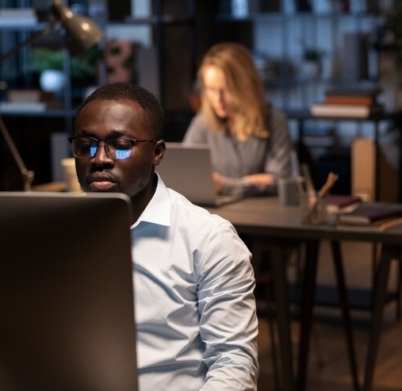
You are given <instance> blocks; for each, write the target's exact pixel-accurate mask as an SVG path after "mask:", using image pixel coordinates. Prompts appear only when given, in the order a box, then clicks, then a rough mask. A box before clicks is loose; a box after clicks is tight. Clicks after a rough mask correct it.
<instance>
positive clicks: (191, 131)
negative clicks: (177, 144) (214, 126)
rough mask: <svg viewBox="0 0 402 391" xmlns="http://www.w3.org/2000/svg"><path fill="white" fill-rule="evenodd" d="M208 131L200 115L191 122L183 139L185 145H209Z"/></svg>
mask: <svg viewBox="0 0 402 391" xmlns="http://www.w3.org/2000/svg"><path fill="white" fill-rule="evenodd" d="M207 132H208V129H207V128H206V126H205V124H204V121H203V120H202V117H201V115H200V114H197V115H196V116H195V117H194V118H193V119H192V120H191V122H190V125H189V126H188V129H187V131H186V134H185V135H184V138H183V144H208V138H207Z"/></svg>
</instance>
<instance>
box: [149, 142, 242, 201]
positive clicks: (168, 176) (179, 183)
mask: <svg viewBox="0 0 402 391" xmlns="http://www.w3.org/2000/svg"><path fill="white" fill-rule="evenodd" d="M156 171H157V172H158V174H159V175H160V176H161V177H162V179H163V181H164V182H165V184H166V186H168V187H170V188H171V189H173V190H176V191H177V192H179V193H180V194H182V195H184V196H185V197H186V198H187V199H188V200H190V201H191V202H193V203H194V204H196V205H201V206H222V205H225V204H228V203H231V202H236V201H239V200H240V199H241V197H240V196H227V195H217V194H216V192H215V185H214V182H213V179H212V172H213V170H212V164H211V152H210V150H209V148H208V146H206V145H184V144H182V143H166V153H165V156H164V158H163V160H162V162H161V164H160V165H159V166H157V168H156Z"/></svg>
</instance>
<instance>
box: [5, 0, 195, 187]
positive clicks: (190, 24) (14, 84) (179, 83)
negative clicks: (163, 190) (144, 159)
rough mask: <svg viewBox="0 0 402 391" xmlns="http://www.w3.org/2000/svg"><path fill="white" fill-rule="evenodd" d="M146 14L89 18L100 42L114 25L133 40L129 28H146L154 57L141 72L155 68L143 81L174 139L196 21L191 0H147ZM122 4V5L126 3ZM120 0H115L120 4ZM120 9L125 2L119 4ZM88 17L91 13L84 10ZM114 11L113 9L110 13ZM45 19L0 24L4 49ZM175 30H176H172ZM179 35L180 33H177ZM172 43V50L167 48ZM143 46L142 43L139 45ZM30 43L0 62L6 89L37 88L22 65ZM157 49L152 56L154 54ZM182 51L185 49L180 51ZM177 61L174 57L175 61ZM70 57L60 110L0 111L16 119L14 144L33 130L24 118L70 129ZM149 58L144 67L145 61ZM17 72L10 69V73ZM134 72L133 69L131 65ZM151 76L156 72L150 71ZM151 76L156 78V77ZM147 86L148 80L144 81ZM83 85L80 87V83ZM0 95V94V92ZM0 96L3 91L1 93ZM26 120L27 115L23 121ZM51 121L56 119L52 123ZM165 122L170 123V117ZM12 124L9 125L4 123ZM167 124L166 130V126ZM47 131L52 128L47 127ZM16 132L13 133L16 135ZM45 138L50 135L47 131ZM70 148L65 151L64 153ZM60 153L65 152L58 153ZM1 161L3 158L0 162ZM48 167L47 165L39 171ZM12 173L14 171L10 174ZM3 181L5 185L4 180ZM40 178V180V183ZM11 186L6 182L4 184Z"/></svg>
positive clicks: (16, 0) (18, 3) (27, 1)
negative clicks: (100, 33)
mask: <svg viewBox="0 0 402 391" xmlns="http://www.w3.org/2000/svg"><path fill="white" fill-rule="evenodd" d="M33 1H35V0H0V8H3V7H4V8H6V7H15V8H26V7H31V6H32V4H33V3H32V2H33ZM65 3H66V4H67V5H69V6H70V7H71V6H72V4H74V3H80V4H81V3H82V4H81V5H82V7H83V9H84V10H85V9H89V5H90V3H91V1H90V0H85V1H79V2H78V1H75V2H74V1H71V0H70V1H65ZM107 3H108V2H107V1H104V4H106V5H107ZM125 3H127V4H128V7H126V8H128V9H129V8H130V6H131V4H130V3H131V2H130V1H128V0H126V1H125ZM149 3H150V4H149V9H150V13H149V16H147V17H138V18H136V17H134V16H130V15H127V16H126V17H122V18H121V20H116V19H114V20H108V19H107V18H102V17H101V18H99V19H98V20H96V18H93V19H94V20H96V21H97V22H98V24H99V25H100V26H101V28H102V29H103V30H104V32H105V38H104V42H105V43H106V42H107V41H108V39H109V38H110V37H112V38H113V30H114V29H116V28H119V29H122V30H127V31H128V33H126V34H123V35H124V37H123V38H121V39H123V40H133V41H135V39H136V35H135V34H131V33H130V31H132V28H136V27H148V28H149V36H150V38H151V39H150V43H149V44H150V46H151V47H150V51H152V52H153V55H154V57H153V59H155V61H152V59H151V60H149V61H146V60H143V66H142V69H141V71H142V72H149V71H150V68H152V66H153V67H154V72H153V73H152V72H151V73H150V75H149V76H148V81H149V80H152V83H154V87H155V90H154V91H153V90H152V88H149V89H151V91H152V92H154V93H155V95H156V96H157V97H158V98H159V99H160V101H161V103H162V105H163V106H164V108H165V111H166V118H167V127H168V134H167V137H166V138H167V139H168V140H169V139H172V140H174V139H178V138H180V136H181V134H180V132H179V133H178V134H175V132H176V131H177V129H176V128H177V127H176V126H175V124H176V122H177V118H178V117H179V118H180V116H181V115H182V113H183V112H184V113H185V112H187V113H188V112H189V108H188V106H189V105H188V95H189V93H190V89H191V84H192V81H193V80H194V75H195V72H196V66H197V64H196V54H195V53H196V43H197V38H196V30H195V25H196V20H195V15H196V11H195V5H196V1H195V0H183V1H173V0H172V1H168V2H167V1H162V0H155V1H153V2H151V1H150V2H149ZM127 4H125V6H127ZM120 5H121V4H119V6H120ZM123 8H124V7H123ZM87 16H89V17H91V15H87ZM114 16H115V14H114ZM45 25H46V23H37V24H35V25H33V26H24V25H21V24H19V23H16V24H15V25H9V24H8V26H7V27H2V26H1V25H0V43H1V42H3V41H4V42H7V45H2V52H3V50H4V51H5V50H7V49H8V48H7V46H9V47H13V46H14V45H15V44H16V43H17V42H20V41H22V40H23V39H25V38H27V37H28V36H29V34H31V33H32V32H34V31H37V30H39V29H41V28H43V27H44V26H45ZM177 32H179V34H181V35H180V36H178V35H177ZM178 37H179V38H178ZM172 46H176V48H177V50H176V51H173V52H172V50H171V47H172ZM141 49H142V48H141ZM29 50H30V48H29V47H27V48H24V49H22V50H21V51H20V52H18V53H17V54H16V55H15V56H14V58H12V59H10V60H7V63H4V64H0V81H1V80H4V81H5V82H6V83H7V84H8V87H9V88H13V89H14V88H18V89H24V88H35V89H37V88H39V87H38V80H37V78H38V76H37V75H35V74H32V73H30V72H26V71H25V65H26V64H27V61H28V55H29ZM155 53H156V55H155ZM181 53H183V54H185V55H182V54H181ZM178 59H179V60H180V61H177V60H178ZM70 61H71V59H70V57H69V55H68V53H67V52H66V55H65V63H64V71H65V73H66V74H67V85H66V86H65V89H64V90H63V102H64V109H61V110H60V109H58V110H46V111H43V112H25V111H22V112H21V113H16V112H6V111H2V112H1V113H0V114H1V115H2V117H3V118H4V120H5V122H7V123H9V124H10V125H12V127H15V124H17V123H20V124H21V126H18V130H16V129H11V131H12V133H13V136H14V137H15V139H16V140H17V142H18V143H20V144H21V142H22V143H23V141H21V140H24V139H29V138H30V137H26V133H27V132H31V131H32V129H27V128H26V124H27V120H28V119H32V121H31V122H30V123H31V124H32V125H33V126H35V125H34V124H37V123H38V124H39V123H40V126H41V127H43V123H44V120H45V121H46V123H47V124H48V126H45V128H52V126H54V130H55V131H56V130H57V131H60V130H62V131H64V132H65V133H66V138H67V136H69V135H70V134H71V131H72V123H73V118H74V115H75V109H76V107H77V105H78V104H79V103H80V102H81V100H82V94H80V95H79V98H77V93H78V92H79V91H77V84H78V88H79V87H81V85H80V84H81V83H77V82H74V81H73V80H72V77H71V73H70ZM144 63H145V65H146V64H147V63H148V65H147V66H144ZM11 70H13V72H16V74H13V73H12V72H11ZM136 71H137V72H138V69H136ZM155 75H156V76H155ZM137 76H138V74H136V73H135V72H134V78H133V81H136V82H138V81H137V80H136V79H135V77H137ZM146 79H147V77H143V78H142V79H141V80H146ZM155 81H156V82H155ZM104 82H106V80H105V78H103V79H102V78H101V79H100V81H93V82H92V85H97V84H98V85H99V84H103V83H104ZM144 86H145V87H146V88H148V85H144ZM81 90H82V88H81ZM0 99H1V95H0ZM3 99H4V96H3ZM185 118H186V119H185V120H184V122H186V120H187V117H186V116H185ZM23 119H26V120H23ZM54 121H56V122H54ZM61 121H63V125H62V126H60V124H61ZM169 121H170V122H169ZM9 127H10V128H11V126H9ZM169 127H170V129H169ZM47 132H50V133H51V130H48V131H47ZM17 133H18V134H17ZM49 137H50V135H49ZM48 144H49V146H48V147H49V148H51V146H50V144H51V140H49V142H48ZM19 148H20V150H21V151H25V150H27V149H29V146H27V145H19ZM0 149H1V150H2V152H4V154H5V155H7V151H6V150H3V145H2V142H1V141H0ZM66 149H68V145H66ZM68 153H69V152H68V151H66V154H68ZM62 157H65V156H61V158H62ZM2 160H3V162H2ZM0 164H1V165H4V164H12V162H10V161H8V160H7V158H3V159H0ZM49 164H51V162H50V161H49V158H48V157H47V158H44V159H43V165H44V166H46V165H49ZM27 165H30V162H29V158H28V159H27ZM35 171H36V172H39V171H40V169H35ZM44 171H46V172H48V170H46V169H45V170H44ZM15 176H17V175H15ZM39 177H40V178H39V180H40V181H41V180H42V177H41V176H40V175H39ZM54 179H56V180H57V179H60V178H46V179H45V180H46V181H51V180H54ZM7 182H8V179H5V178H2V177H0V190H10V189H11V190H13V189H14V188H13V187H14V186H18V185H17V184H8V183H7ZM3 183H6V185H3ZM39 183H40V182H39ZM35 184H38V182H34V185H35ZM9 186H10V187H9Z"/></svg>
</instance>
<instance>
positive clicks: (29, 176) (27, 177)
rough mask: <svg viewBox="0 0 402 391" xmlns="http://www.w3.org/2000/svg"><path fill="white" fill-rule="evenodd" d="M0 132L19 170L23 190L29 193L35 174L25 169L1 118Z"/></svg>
mask: <svg viewBox="0 0 402 391" xmlns="http://www.w3.org/2000/svg"><path fill="white" fill-rule="evenodd" d="M0 131H1V133H2V135H3V137H4V140H6V143H7V146H8V148H9V149H10V151H11V154H12V155H13V158H14V160H15V162H16V163H17V166H18V168H19V169H20V172H21V175H22V177H23V179H24V190H25V191H31V185H32V182H33V180H34V176H35V173H34V172H33V171H30V170H28V169H27V168H26V167H25V164H24V162H23V161H22V158H21V155H20V154H19V152H18V149H17V147H16V146H15V144H14V141H13V139H12V138H11V136H10V133H9V132H8V130H7V128H6V125H5V124H4V122H3V119H2V118H1V117H0Z"/></svg>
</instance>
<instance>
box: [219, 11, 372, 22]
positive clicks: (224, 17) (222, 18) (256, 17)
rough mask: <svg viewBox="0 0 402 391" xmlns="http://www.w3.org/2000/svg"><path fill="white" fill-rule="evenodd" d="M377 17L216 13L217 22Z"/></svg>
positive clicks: (365, 16)
mask: <svg viewBox="0 0 402 391" xmlns="http://www.w3.org/2000/svg"><path fill="white" fill-rule="evenodd" d="M345 18H352V19H377V18H378V15H375V14H371V13H364V12H353V13H352V12H344V13H342V12H325V13H324V12H323V13H313V12H299V13H292V14H291V13H289V14H287V13H281V12H257V13H250V14H249V15H247V16H244V17H236V16H232V15H230V14H220V15H217V17H216V20H217V21H218V22H264V21H270V22H272V21H275V22H283V21H287V20H295V19H307V20H309V19H345Z"/></svg>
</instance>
